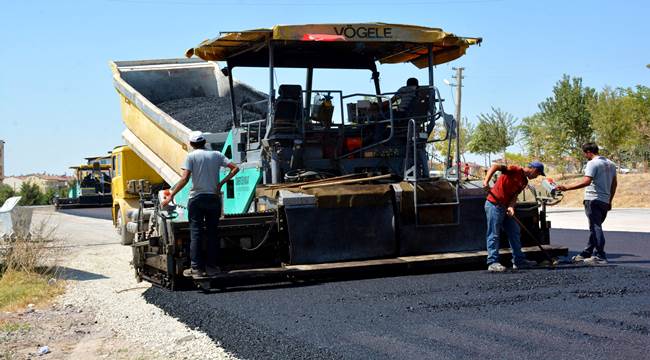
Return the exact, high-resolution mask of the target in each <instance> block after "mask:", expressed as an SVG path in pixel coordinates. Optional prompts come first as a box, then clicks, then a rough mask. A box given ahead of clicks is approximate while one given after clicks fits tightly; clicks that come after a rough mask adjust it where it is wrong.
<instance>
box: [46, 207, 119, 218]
mask: <svg viewBox="0 0 650 360" xmlns="http://www.w3.org/2000/svg"><path fill="white" fill-rule="evenodd" d="M58 211H59V212H62V213H64V214H68V215H75V216H81V217H89V218H93V219H104V220H112V219H113V215H111V208H110V207H100V208H79V209H60V210H58Z"/></svg>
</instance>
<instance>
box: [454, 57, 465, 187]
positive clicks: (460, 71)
mask: <svg viewBox="0 0 650 360" xmlns="http://www.w3.org/2000/svg"><path fill="white" fill-rule="evenodd" d="M452 69H453V70H456V75H454V76H452V77H453V78H454V79H456V136H457V137H458V139H457V141H456V165H457V167H458V168H457V174H458V178H459V179H460V155H461V154H460V141H461V139H460V129H461V126H460V101H461V96H462V95H461V94H462V89H463V70H465V68H464V67H458V68H452ZM465 140H466V139H465Z"/></svg>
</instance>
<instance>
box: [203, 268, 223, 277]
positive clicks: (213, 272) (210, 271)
mask: <svg viewBox="0 0 650 360" xmlns="http://www.w3.org/2000/svg"><path fill="white" fill-rule="evenodd" d="M205 272H206V274H207V275H208V276H217V275H219V274H220V273H221V269H220V268H219V267H218V266H206V268H205Z"/></svg>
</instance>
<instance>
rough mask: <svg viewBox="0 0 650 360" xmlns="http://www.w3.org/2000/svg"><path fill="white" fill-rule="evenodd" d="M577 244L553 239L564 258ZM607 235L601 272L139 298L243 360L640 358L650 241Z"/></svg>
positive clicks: (649, 300) (555, 235)
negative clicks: (565, 249) (605, 262)
mask: <svg viewBox="0 0 650 360" xmlns="http://www.w3.org/2000/svg"><path fill="white" fill-rule="evenodd" d="M587 235H588V233H587V231H584V230H566V229H553V230H552V233H551V236H552V239H553V240H552V241H553V242H554V243H556V244H564V245H567V246H569V248H570V249H571V252H572V253H575V252H577V251H579V250H581V249H582V247H583V246H584V244H585V242H586V236H587ZM606 236H607V241H608V245H607V246H608V251H609V257H610V260H611V262H612V264H613V265H610V266H606V267H597V268H594V267H576V268H563V269H556V270H548V269H536V270H529V271H520V272H514V271H510V272H507V273H505V274H490V273H487V272H486V271H483V270H480V271H465V272H453V273H435V274H419V275H418V274H416V275H410V276H392V277H390V276H387V277H377V278H365V279H339V280H338V281H329V282H321V283H318V282H313V283H304V284H298V285H289V284H284V285H282V284H281V285H269V286H264V287H258V288H243V289H231V290H227V291H225V292H215V293H210V294H205V293H201V292H196V291H186V292H177V293H171V292H168V291H165V290H161V289H158V288H151V289H149V290H147V291H146V292H145V293H144V294H143V295H144V296H145V298H146V299H147V301H149V302H151V303H153V304H155V305H157V306H159V307H161V308H162V309H164V310H165V311H167V312H168V313H169V314H170V315H172V316H174V317H177V318H178V319H180V320H181V321H182V322H184V323H186V324H187V325H188V326H190V327H193V328H194V327H195V328H198V329H200V330H202V331H204V332H205V333H207V334H208V335H209V336H210V337H212V338H213V339H214V340H218V341H220V342H221V345H222V346H223V347H224V348H225V349H226V350H227V351H232V352H233V353H234V354H235V355H236V356H237V357H241V358H248V359H260V358H263V359H304V358H309V359H458V358H486V359H492V358H500V359H522V358H528V359H542V358H544V359H548V358H556V359H567V358H571V359H623V358H625V359H647V358H648V357H647V353H648V351H650V269H649V268H648V267H650V233H631V232H607V233H606Z"/></svg>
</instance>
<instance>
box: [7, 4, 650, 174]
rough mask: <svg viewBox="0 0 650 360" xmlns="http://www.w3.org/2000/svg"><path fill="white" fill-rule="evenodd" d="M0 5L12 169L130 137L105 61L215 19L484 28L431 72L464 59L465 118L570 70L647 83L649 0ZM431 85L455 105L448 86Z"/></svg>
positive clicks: (176, 49)
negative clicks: (474, 41)
mask: <svg viewBox="0 0 650 360" xmlns="http://www.w3.org/2000/svg"><path fill="white" fill-rule="evenodd" d="M0 9H1V10H0V40H1V46H0V65H1V66H0V139H3V140H5V141H6V145H5V153H6V156H5V167H6V173H7V174H11V175H17V174H21V173H29V172H40V171H47V172H51V173H63V172H64V171H66V170H67V168H68V166H71V165H75V164H77V163H80V162H81V161H82V160H83V158H84V157H86V156H90V155H96V154H103V153H106V151H108V150H110V149H112V148H113V147H114V146H115V145H118V144H121V143H122V140H121V137H120V133H121V131H122V128H123V125H122V122H121V118H120V113H119V105H118V98H117V94H116V92H115V90H114V89H113V86H112V81H111V72H110V70H109V68H108V65H107V62H108V61H109V60H139V59H156V58H173V57H182V56H183V55H184V52H185V50H186V49H187V48H189V47H192V46H194V45H196V44H198V43H199V42H200V41H202V40H204V39H206V38H211V37H215V36H217V35H218V33H219V31H232V30H243V29H251V28H257V27H270V26H272V25H274V24H301V23H346V22H349V23H358V22H374V21H381V22H389V23H407V24H416V25H423V26H431V27H441V28H442V29H444V30H445V31H449V32H453V33H455V34H458V35H461V36H480V37H483V39H484V43H483V45H482V46H481V47H472V48H470V49H469V50H468V53H467V55H466V56H465V57H463V58H461V59H459V60H456V61H454V62H452V63H450V64H445V65H441V66H438V67H437V71H436V78H437V80H442V79H443V78H450V77H451V75H452V70H451V67H452V66H464V67H465V68H466V77H465V80H464V81H465V83H464V85H465V87H464V92H463V115H464V116H467V117H468V118H469V119H470V121H476V116H477V115H478V114H479V113H482V112H489V111H490V107H491V106H495V107H500V108H502V109H503V110H505V111H508V112H510V113H512V114H513V115H515V117H517V118H518V119H521V118H522V117H525V116H528V115H531V114H533V113H534V112H535V111H537V104H538V103H539V102H540V101H542V100H543V99H544V98H546V97H548V96H550V94H551V90H552V87H553V84H554V83H555V82H556V81H557V80H559V79H560V78H561V76H562V74H565V73H566V74H569V75H572V76H580V77H582V78H583V81H584V83H585V84H586V85H588V86H591V87H595V88H597V89H602V87H603V86H605V85H611V86H623V87H627V86H634V85H637V84H643V85H646V86H647V85H649V83H650V81H649V79H650V69H647V68H646V67H645V65H646V64H648V63H650V46H649V45H648V43H647V41H648V38H650V27H649V26H648V24H647V21H648V20H647V17H648V14H649V13H650V3H649V2H648V1H647V0H646V1H618V2H614V1H567V0H564V1H516V0H502V1H499V0H484V1H481V0H466V1H463V0H458V1H451V0H446V1H445V0H440V1H435V0H434V1H424V0H400V1H386V0H374V1H369V0H331V1H305V2H302V1H295V0H263V1H262V0H247V1H233V0H226V1H207V0H160V1H154V0H104V1H100V0H86V1H72V0H70V1H54V0H49V1H45V0H44V1H31V0H23V1H8V0H4V1H2V6H1V7H0ZM380 71H381V72H382V80H383V89H386V90H390V89H396V88H397V87H399V86H400V85H402V83H403V81H404V79H405V78H407V77H409V76H413V75H416V76H418V77H419V78H420V79H422V80H425V79H426V76H427V75H426V70H421V71H418V70H416V69H415V68H414V67H413V66H410V65H396V66H382V67H381V69H380ZM235 75H236V74H235ZM243 75H246V74H244V73H242V77H240V78H241V80H243V81H245V82H249V83H251V84H253V85H256V86H261V87H262V88H263V89H264V87H265V86H266V85H265V84H266V83H265V80H266V79H265V78H264V81H262V80H259V79H251V78H245V77H243ZM354 78H356V77H354ZM351 79H353V77H347V76H337V75H336V74H333V75H332V76H328V80H327V82H328V84H330V83H332V84H340V86H339V88H343V89H354V88H355V87H356V84H351V83H350V82H351ZM360 79H362V81H363V82H364V83H363V84H361V85H360V88H361V90H365V89H371V87H370V85H369V84H370V82H369V79H368V77H367V76H366V75H365V74H364V75H363V76H362V77H360ZM437 85H438V86H439V87H440V89H441V91H442V94H443V97H447V98H448V100H449V101H448V105H447V106H448V111H449V112H451V110H452V109H453V107H452V106H451V105H452V102H451V96H450V91H449V88H448V87H447V86H446V85H444V84H443V83H442V82H441V81H438V82H437Z"/></svg>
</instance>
